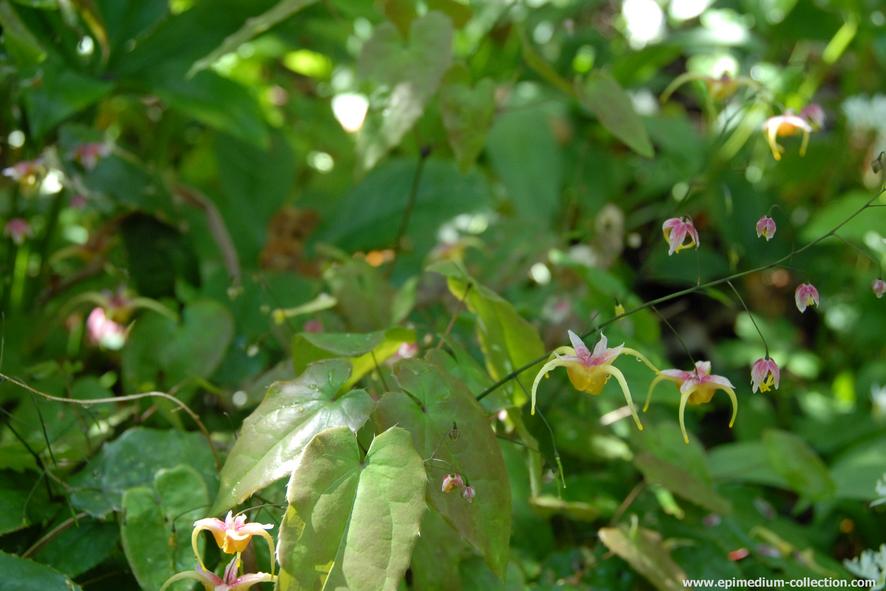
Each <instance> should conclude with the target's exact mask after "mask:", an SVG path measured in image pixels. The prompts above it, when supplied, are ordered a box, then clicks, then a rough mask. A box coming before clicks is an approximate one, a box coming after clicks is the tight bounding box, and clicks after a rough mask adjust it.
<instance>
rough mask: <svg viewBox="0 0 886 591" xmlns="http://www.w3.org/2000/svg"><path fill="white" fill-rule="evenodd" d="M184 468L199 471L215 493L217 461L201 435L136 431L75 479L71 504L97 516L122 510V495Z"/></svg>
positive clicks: (104, 451)
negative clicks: (164, 473) (167, 471)
mask: <svg viewBox="0 0 886 591" xmlns="http://www.w3.org/2000/svg"><path fill="white" fill-rule="evenodd" d="M182 463H186V464H187V465H188V466H191V467H192V468H194V469H195V470H196V471H197V472H198V473H199V474H200V475H201V476H202V477H203V482H204V483H205V484H206V487H207V488H208V489H209V490H213V489H215V487H216V486H217V479H216V473H215V461H214V459H213V457H212V451H211V450H210V449H209V444H208V443H207V442H206V439H204V438H203V436H202V435H200V434H199V433H185V432H181V431H171V430H164V431H161V430H155V429H145V428H143V427H135V428H133V429H129V430H128V431H126V432H125V433H123V435H121V436H120V437H118V438H117V439H115V440H114V441H112V442H110V443H106V444H105V445H104V446H103V447H102V449H101V451H100V452H99V454H98V455H97V456H95V457H94V458H93V459H92V460H91V461H90V462H89V463H88V464H87V465H86V467H85V468H84V469H83V470H81V471H80V472H79V473H78V474H77V475H76V476H74V478H72V479H71V483H70V484H71V486H72V487H73V492H72V493H71V503H72V504H73V505H74V507H76V508H78V509H80V510H82V511H86V512H87V513H89V514H90V515H93V516H95V517H104V516H106V515H107V514H108V513H110V512H111V511H119V510H120V509H121V507H122V504H121V500H122V496H123V492H124V491H126V490H128V489H130V488H135V487H139V486H144V485H149V484H151V483H152V482H154V477H155V475H156V474H157V473H158V472H159V471H160V470H163V469H164V468H174V467H176V466H178V465H180V464H182Z"/></svg>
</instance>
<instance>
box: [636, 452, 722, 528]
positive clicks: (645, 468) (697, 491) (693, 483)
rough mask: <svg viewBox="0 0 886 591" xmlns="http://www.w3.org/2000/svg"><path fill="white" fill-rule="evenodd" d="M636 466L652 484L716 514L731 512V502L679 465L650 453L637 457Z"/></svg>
mask: <svg viewBox="0 0 886 591" xmlns="http://www.w3.org/2000/svg"><path fill="white" fill-rule="evenodd" d="M634 464H635V465H636V466H637V468H639V469H640V471H641V472H642V473H643V477H644V478H646V480H647V481H648V482H649V483H651V484H659V485H661V486H663V487H665V488H666V489H668V490H669V491H671V492H673V493H675V494H677V495H679V496H681V497H683V498H684V499H688V500H690V501H692V502H693V503H695V504H697V505H700V506H702V507H705V508H706V509H710V510H711V511H713V512H714V513H721V514H723V513H729V512H730V510H731V508H730V505H729V501H727V500H726V499H724V498H723V497H721V496H720V495H718V494H717V493H716V491H714V489H713V487H711V485H710V484H708V483H707V482H704V481H703V480H701V479H699V478H697V477H696V476H695V475H693V474H692V473H691V472H688V471H687V470H685V469H684V468H682V467H681V466H679V465H675V464H672V463H670V462H667V461H665V460H662V459H660V458H657V457H656V456H654V455H652V454H651V453H648V452H643V453H641V454H639V455H638V456H636V457H635V458H634Z"/></svg>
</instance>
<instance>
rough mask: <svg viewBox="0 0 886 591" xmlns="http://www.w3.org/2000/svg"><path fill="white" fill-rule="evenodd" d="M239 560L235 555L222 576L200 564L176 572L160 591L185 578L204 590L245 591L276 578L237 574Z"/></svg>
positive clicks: (264, 575)
mask: <svg viewBox="0 0 886 591" xmlns="http://www.w3.org/2000/svg"><path fill="white" fill-rule="evenodd" d="M239 562H240V560H239V557H237V556H235V557H234V558H233V560H231V562H229V563H228V566H226V567H225V574H224V576H222V577H220V576H218V575H217V574H215V573H213V572H210V571H208V570H206V569H205V568H203V566H202V565H201V566H198V567H197V569H196V570H192V571H185V572H182V573H178V574H176V575H173V576H172V577H170V578H169V579H167V581H166V582H165V583H163V586H162V587H160V591H164V590H165V589H166V588H167V587H169V586H170V585H172V584H173V583H175V582H177V581H183V580H185V579H192V580H195V581H199V582H200V584H201V585H203V589H204V591H245V590H246V589H251V588H252V587H253V585H257V584H259V583H273V582H275V581H276V580H277V577H275V576H274V575H272V574H269V573H251V574H245V575H240V576H238V575H237V569H238V563H239Z"/></svg>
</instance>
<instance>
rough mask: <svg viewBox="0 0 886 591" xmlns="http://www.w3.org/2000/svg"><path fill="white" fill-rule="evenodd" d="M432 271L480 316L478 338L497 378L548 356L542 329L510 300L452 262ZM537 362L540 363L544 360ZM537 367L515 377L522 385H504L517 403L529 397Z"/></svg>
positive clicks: (493, 376) (492, 374) (490, 368)
mask: <svg viewBox="0 0 886 591" xmlns="http://www.w3.org/2000/svg"><path fill="white" fill-rule="evenodd" d="M428 270H429V271H432V272H434V273H440V274H441V275H443V276H445V277H446V278H447V279H448V284H449V291H451V292H452V295H454V296H455V297H456V298H457V299H458V300H463V301H464V303H465V305H466V306H467V307H468V310H470V311H471V312H472V313H474V314H476V315H477V318H478V322H477V338H478V339H479V341H480V348H481V349H482V350H483V356H484V357H485V359H486V369H487V371H489V375H491V376H492V378H493V379H495V380H499V379H501V378H504V377H505V376H506V375H508V374H509V373H510V372H511V371H513V370H515V369H517V368H519V367H523V366H524V365H526V364H527V363H530V362H532V361H534V360H536V359H538V358H541V357H544V355H545V347H544V343H542V340H541V337H540V336H539V335H538V331H537V330H536V329H535V327H534V326H532V324H530V323H529V322H528V321H526V319H524V318H523V317H521V316H520V315H519V314H518V313H517V311H516V310H515V309H514V307H513V306H512V305H511V304H510V303H509V302H508V301H507V300H505V299H503V298H502V297H501V296H499V295H498V294H496V293H495V292H494V291H492V290H490V289H488V288H486V287H484V286H483V285H480V284H479V283H477V282H476V281H475V280H474V279H473V278H471V277H470V276H468V275H467V274H466V273H465V272H464V271H463V270H462V269H460V268H459V267H457V266H456V265H454V264H452V263H443V264H438V265H432V266H431V267H429V268H428ZM537 365H538V366H540V365H541V362H539V363H538V364H537ZM537 369H538V367H536V366H532V367H530V368H528V369H527V370H525V371H523V372H522V373H521V374H520V376H519V377H518V378H517V379H516V380H515V381H516V382H517V383H518V385H519V388H518V387H516V386H514V385H510V384H506V385H504V386H502V387H503V388H506V387H507V388H513V390H514V393H513V396H512V399H513V404H514V405H515V406H521V405H523V404H525V403H526V402H527V401H528V400H529V392H530V390H531V388H532V380H533V379H534V378H535V373H534V372H535V371H537Z"/></svg>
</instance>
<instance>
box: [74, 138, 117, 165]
mask: <svg viewBox="0 0 886 591" xmlns="http://www.w3.org/2000/svg"><path fill="white" fill-rule="evenodd" d="M110 153H111V146H109V145H108V144H106V143H104V142H91V143H87V144H80V145H79V146H77V147H76V148H74V152H73V154H71V155H72V156H73V158H74V160H75V161H76V162H79V163H80V165H81V166H82V167H83V168H85V169H86V170H92V169H93V168H95V165H96V164H98V161H99V160H101V159H102V158H104V157H105V156H107V155H108V154H110Z"/></svg>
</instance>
